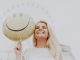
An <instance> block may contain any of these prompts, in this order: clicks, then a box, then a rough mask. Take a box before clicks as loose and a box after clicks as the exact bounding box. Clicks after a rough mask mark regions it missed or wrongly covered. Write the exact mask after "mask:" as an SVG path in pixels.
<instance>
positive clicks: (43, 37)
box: [34, 22, 48, 48]
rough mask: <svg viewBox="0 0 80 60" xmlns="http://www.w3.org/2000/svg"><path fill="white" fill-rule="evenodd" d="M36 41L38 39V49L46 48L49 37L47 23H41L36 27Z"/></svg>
mask: <svg viewBox="0 0 80 60" xmlns="http://www.w3.org/2000/svg"><path fill="white" fill-rule="evenodd" d="M34 35H35V39H36V43H37V45H36V47H37V48H45V47H46V43H47V37H48V27H47V25H46V24H45V23H42V22H39V23H37V25H36V26H35V33H34Z"/></svg>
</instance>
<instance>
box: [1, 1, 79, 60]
mask: <svg viewBox="0 0 80 60" xmlns="http://www.w3.org/2000/svg"><path fill="white" fill-rule="evenodd" d="M79 2H80V1H79V0H29V3H27V1H26V0H0V51H4V50H12V49H13V48H14V47H15V45H16V43H15V42H13V41H11V40H9V39H8V38H7V37H5V36H4V35H3V32H2V25H3V22H4V19H5V17H6V16H7V15H10V14H12V13H15V12H23V10H24V11H27V12H26V13H28V14H30V15H31V16H32V17H33V19H34V20H35V21H37V19H39V18H46V19H47V21H48V23H49V24H50V25H51V27H52V29H54V31H55V35H56V37H57V39H58V41H59V42H60V43H62V44H65V45H68V46H70V47H71V51H72V53H73V55H74V56H75V58H76V60H80V52H79V51H80V47H79V45H80V41H79V40H80V37H79V35H80V27H79V25H80V24H79V22H80V18H79V16H80V4H79ZM22 5H23V6H22ZM24 6H25V8H24ZM22 8H23V9H22ZM19 9H20V11H19ZM28 9H29V10H28ZM24 13H25V12H24ZM30 41H31V38H30V39H28V40H27V42H26V41H24V42H23V43H24V44H23V46H24V47H30V46H31V45H32V43H30ZM25 42H26V43H25ZM26 44H27V45H26Z"/></svg>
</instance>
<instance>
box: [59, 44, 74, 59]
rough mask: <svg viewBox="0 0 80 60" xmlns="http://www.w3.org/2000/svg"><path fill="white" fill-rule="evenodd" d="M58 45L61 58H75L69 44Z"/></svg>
mask: <svg viewBox="0 0 80 60" xmlns="http://www.w3.org/2000/svg"><path fill="white" fill-rule="evenodd" d="M60 47H61V52H62V56H63V60H75V57H74V56H73V54H72V51H71V47H70V46H67V45H64V44H60Z"/></svg>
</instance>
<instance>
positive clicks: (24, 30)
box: [3, 14, 35, 41]
mask: <svg viewBox="0 0 80 60" xmlns="http://www.w3.org/2000/svg"><path fill="white" fill-rule="evenodd" d="M34 29H35V23H34V21H33V19H32V17H31V16H29V15H27V14H13V15H12V16H8V17H7V18H6V19H5V21H4V24H3V33H4V35H5V36H6V37H8V38H9V39H10V40H14V41H18V40H21V41H22V40H25V39H27V38H28V37H30V36H31V35H32V34H33V32H34Z"/></svg>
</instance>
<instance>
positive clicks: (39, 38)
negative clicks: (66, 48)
mask: <svg viewBox="0 0 80 60" xmlns="http://www.w3.org/2000/svg"><path fill="white" fill-rule="evenodd" d="M33 41H34V46H35V48H44V49H43V50H45V51H46V50H48V51H47V53H48V52H49V53H50V55H51V56H52V58H54V60H62V54H61V48H60V45H59V43H58V42H57V40H56V38H55V36H54V34H53V32H52V31H51V29H50V26H49V25H48V24H47V22H45V21H39V22H38V23H37V24H36V26H35V32H34V39H33ZM43 53H44V52H43Z"/></svg>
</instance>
